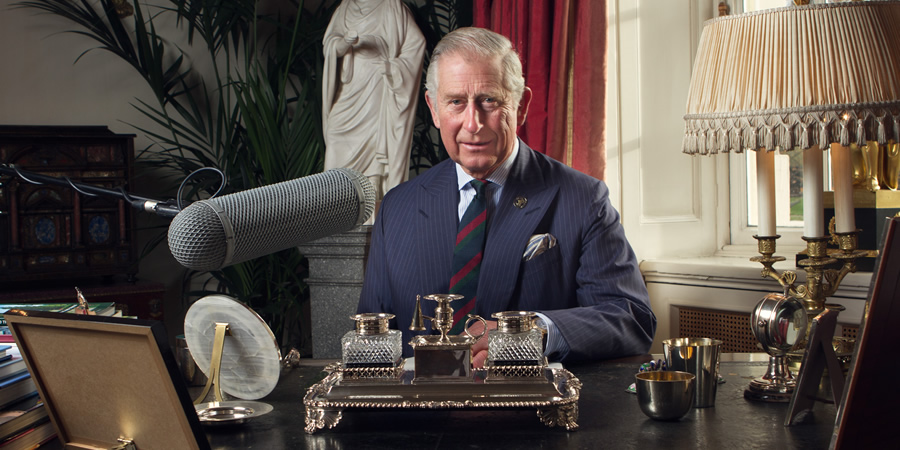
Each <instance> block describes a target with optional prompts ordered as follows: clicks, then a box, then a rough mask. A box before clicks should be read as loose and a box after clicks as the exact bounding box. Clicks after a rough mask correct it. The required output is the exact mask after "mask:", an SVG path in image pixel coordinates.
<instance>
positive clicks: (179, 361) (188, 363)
mask: <svg viewBox="0 0 900 450" xmlns="http://www.w3.org/2000/svg"><path fill="white" fill-rule="evenodd" d="M175 364H176V365H177V366H178V369H179V370H180V371H181V375H182V376H183V377H184V381H186V382H187V385H188V386H204V385H206V381H207V377H206V375H205V374H204V373H203V371H202V370H200V368H199V367H197V363H195V362H194V357H193V356H191V351H190V349H188V346H187V340H186V339H185V338H184V335H183V334H179V335H178V336H176V337H175Z"/></svg>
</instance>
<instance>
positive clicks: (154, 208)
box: [0, 164, 181, 217]
mask: <svg viewBox="0 0 900 450" xmlns="http://www.w3.org/2000/svg"><path fill="white" fill-rule="evenodd" d="M0 175H10V176H14V177H18V178H20V179H22V180H24V181H26V182H28V183H31V184H50V185H56V186H63V187H69V188H72V189H74V190H75V192H78V193H79V194H82V195H87V196H90V197H100V196H105V197H114V198H120V199H123V200H125V201H127V202H128V203H130V204H131V206H132V207H134V208H137V209H140V210H142V211H146V212H152V213H156V214H157V215H159V216H161V217H175V216H176V215H177V214H178V213H179V212H180V211H181V208H179V207H178V206H177V205H175V204H174V203H173V202H171V201H168V202H163V201H159V200H153V199H150V198H146V197H141V196H139V195H134V194H131V193H128V192H125V190H124V189H122V188H119V190H113V189H107V188H102V187H99V186H93V185H90V184H84V183H78V182H75V181H72V180H71V179H70V178H69V177H62V178H57V177H51V176H48V175H42V174H39V173H34V172H28V171H25V170H21V169H19V168H18V167H16V166H14V165H12V164H0Z"/></svg>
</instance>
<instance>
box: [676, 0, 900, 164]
mask: <svg viewBox="0 0 900 450" xmlns="http://www.w3.org/2000/svg"><path fill="white" fill-rule="evenodd" d="M898 24H900V2H890V1H882V2H875V1H866V2H847V3H832V4H816V5H806V6H792V7H787V8H777V9H770V10H765V11H758V12H751V13H746V14H739V15H735V16H723V17H719V18H716V19H712V20H709V21H707V22H706V24H705V25H704V28H703V32H702V34H701V37H700V44H699V48H698V50H697V54H696V59H695V61H694V68H693V73H692V75H691V85H690V90H689V92H688V101H687V111H686V114H685V116H684V120H685V133H684V142H683V146H682V148H683V151H684V152H685V153H688V154H704V155H705V154H716V153H719V152H729V151H735V152H741V151H743V150H744V149H751V150H759V149H767V150H769V151H773V150H776V149H780V150H793V149H795V148H800V149H808V148H810V147H815V146H818V147H820V148H822V149H827V148H828V147H829V145H830V144H832V143H839V144H840V145H843V146H849V145H850V144H851V143H855V144H858V145H865V144H866V142H867V141H877V142H878V143H879V144H886V143H887V142H888V141H889V140H894V141H900V26H898Z"/></svg>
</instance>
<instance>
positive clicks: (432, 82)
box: [425, 27, 525, 104]
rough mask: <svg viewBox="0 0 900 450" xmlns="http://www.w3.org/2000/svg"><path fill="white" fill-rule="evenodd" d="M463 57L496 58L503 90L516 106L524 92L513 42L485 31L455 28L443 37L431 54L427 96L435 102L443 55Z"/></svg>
mask: <svg viewBox="0 0 900 450" xmlns="http://www.w3.org/2000/svg"><path fill="white" fill-rule="evenodd" d="M450 54H463V55H469V56H481V57H485V58H499V59H500V68H501V70H502V74H501V76H502V77H503V79H502V82H503V87H504V88H505V89H506V90H507V91H508V92H509V94H510V96H511V100H512V101H513V102H514V103H516V104H518V103H519V101H520V100H521V99H522V93H523V92H524V91H525V77H524V76H523V75H522V61H521V60H520V59H519V54H518V53H516V51H515V49H513V46H512V42H510V41H509V39H507V38H506V37H505V36H503V35H502V34H498V33H495V32H493V31H491V30H487V29H484V28H474V27H465V28H457V29H456V30H453V31H452V32H450V33H449V34H447V35H446V36H444V37H443V39H441V41H440V42H438V44H437V46H436V47H435V48H434V51H433V52H432V53H431V63H430V64H429V65H428V73H427V74H426V79H425V89H426V94H427V95H428V96H429V97H430V98H431V100H432V101H434V96H435V94H436V93H437V88H438V64H439V63H440V60H441V57H442V56H443V55H450Z"/></svg>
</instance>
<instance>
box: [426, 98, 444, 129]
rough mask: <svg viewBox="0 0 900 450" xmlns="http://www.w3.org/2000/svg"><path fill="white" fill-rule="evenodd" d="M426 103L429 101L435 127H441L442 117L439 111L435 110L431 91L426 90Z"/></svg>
mask: <svg viewBox="0 0 900 450" xmlns="http://www.w3.org/2000/svg"><path fill="white" fill-rule="evenodd" d="M425 103H428V110H429V111H431V121H432V122H434V126H435V128H438V129H440V128H441V119H440V118H439V117H438V113H437V111H435V110H434V100H433V99H432V97H431V94H430V91H425Z"/></svg>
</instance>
